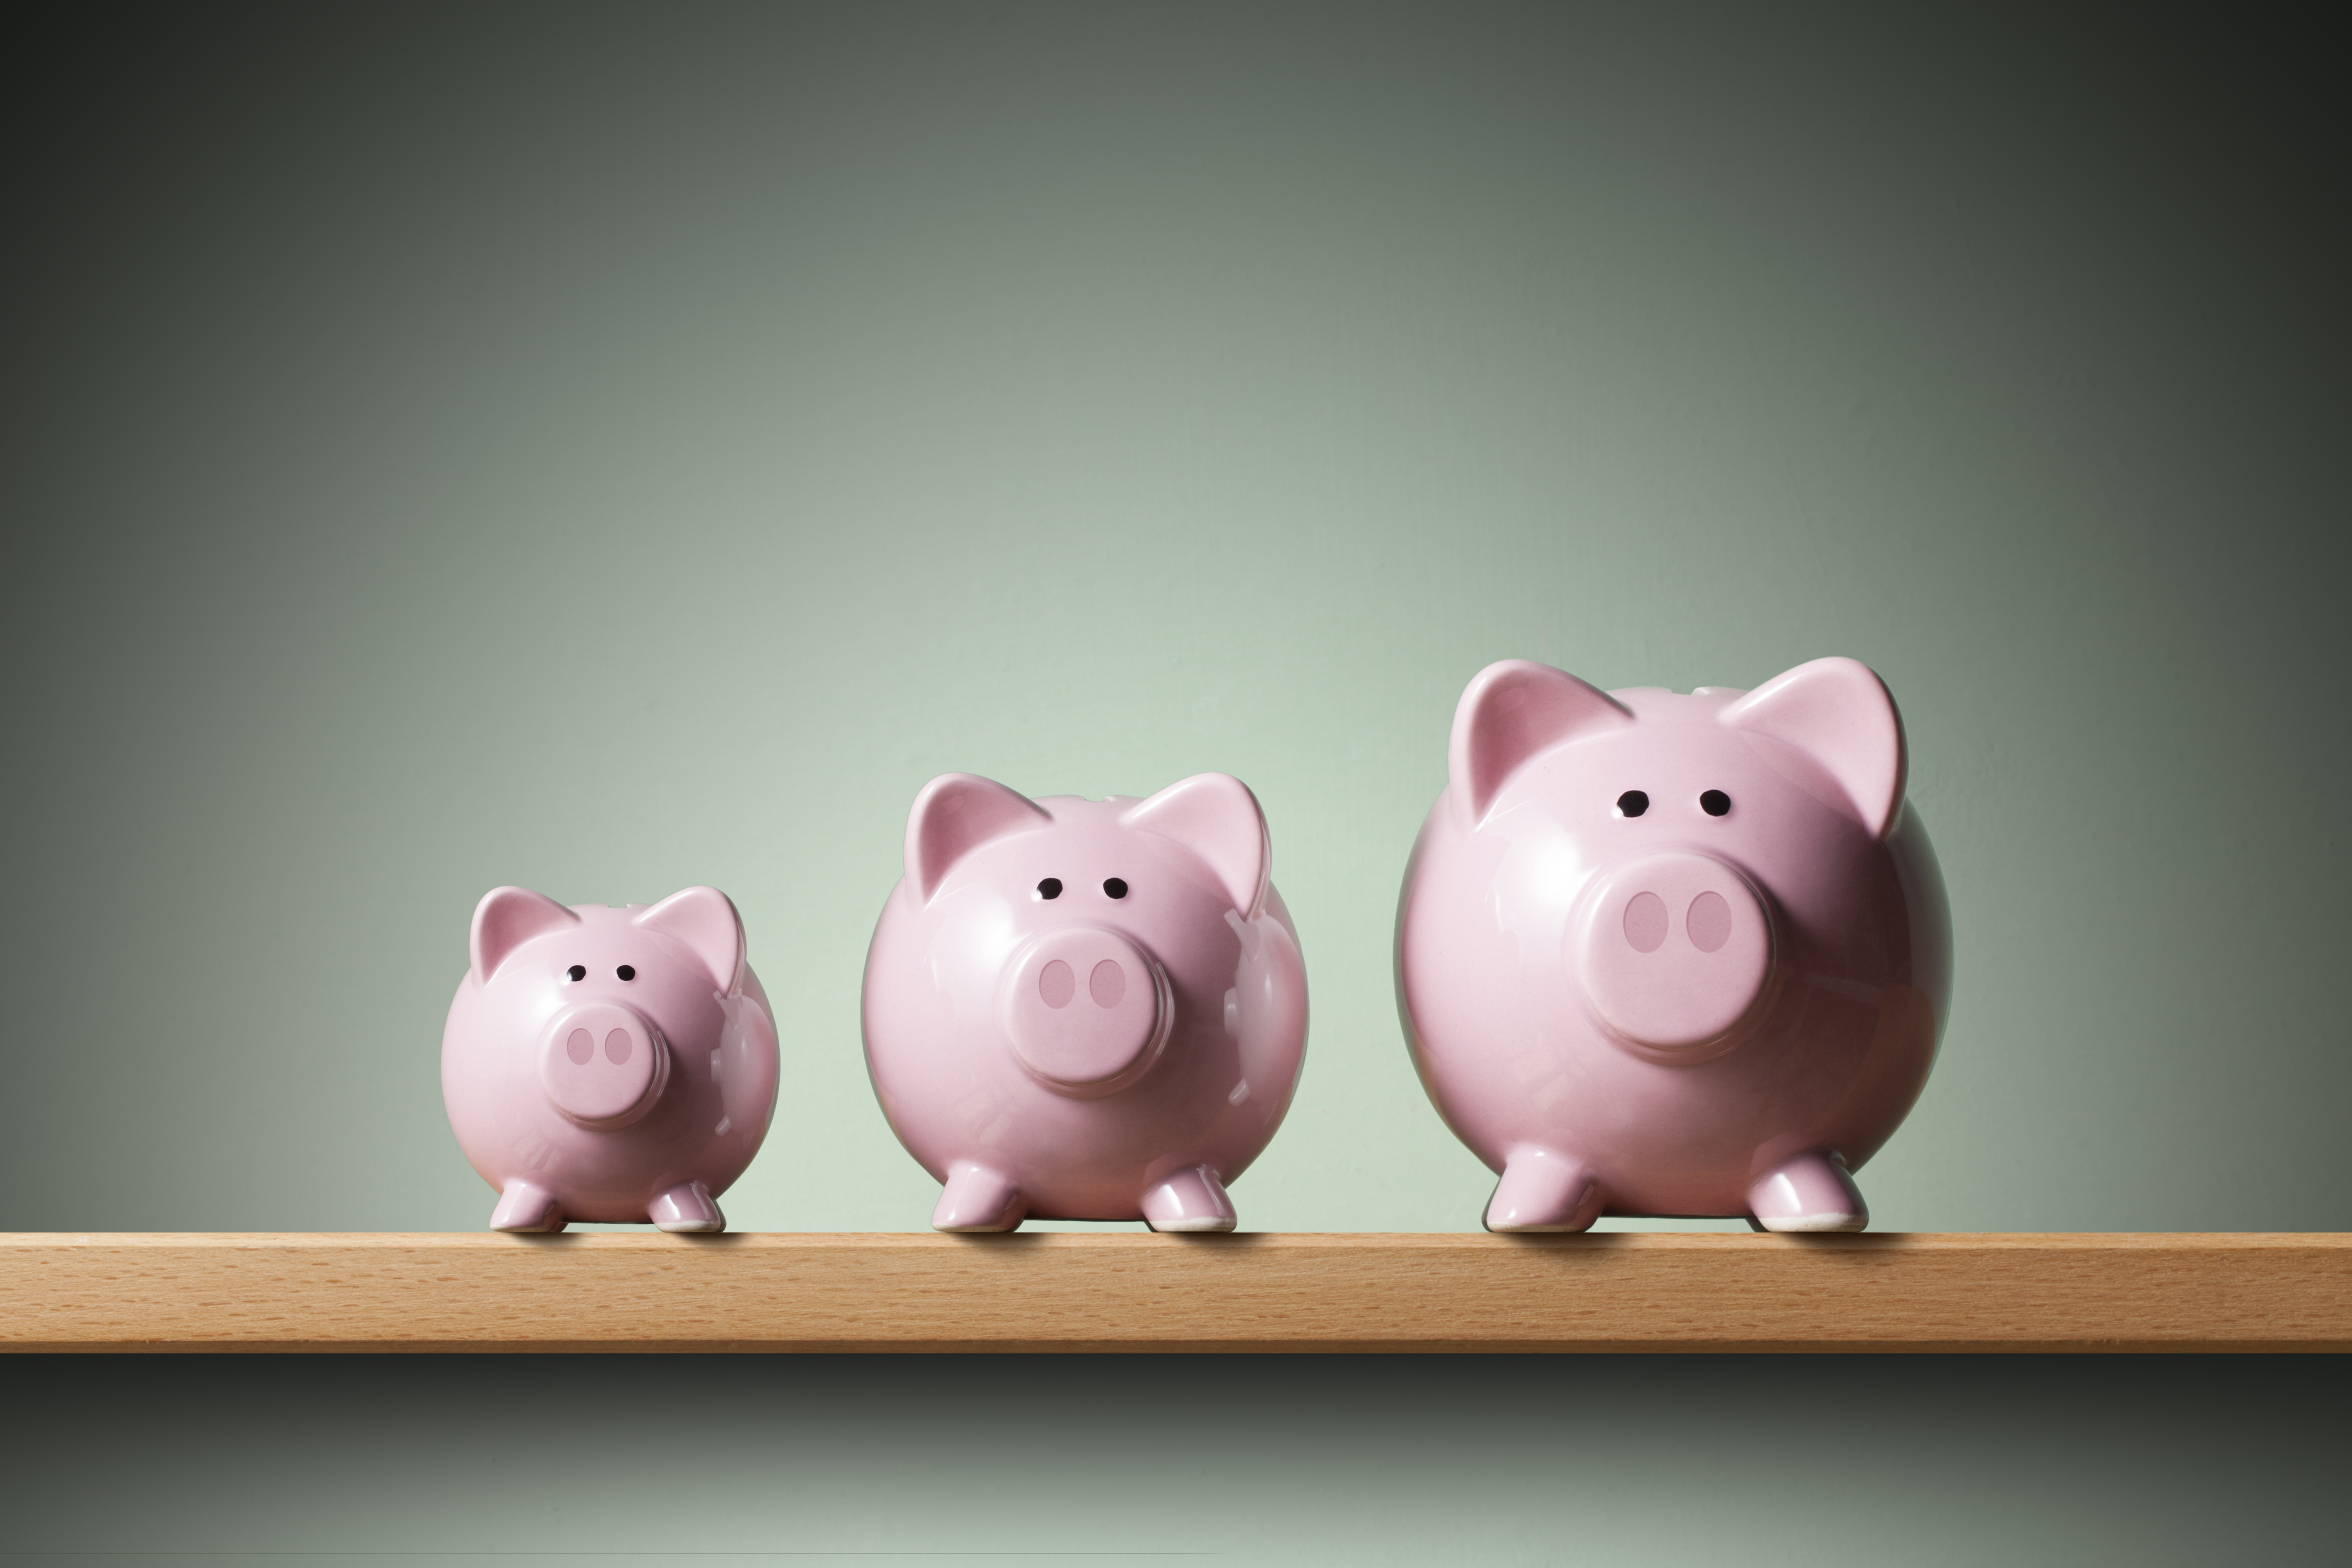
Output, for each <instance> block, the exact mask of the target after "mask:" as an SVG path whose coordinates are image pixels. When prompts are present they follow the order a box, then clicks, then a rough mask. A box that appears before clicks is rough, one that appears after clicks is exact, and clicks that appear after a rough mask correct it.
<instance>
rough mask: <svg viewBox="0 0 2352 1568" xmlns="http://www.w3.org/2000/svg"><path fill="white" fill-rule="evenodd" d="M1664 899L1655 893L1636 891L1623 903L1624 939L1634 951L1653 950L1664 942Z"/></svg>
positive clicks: (1665, 917)
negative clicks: (1630, 944)
mask: <svg viewBox="0 0 2352 1568" xmlns="http://www.w3.org/2000/svg"><path fill="white" fill-rule="evenodd" d="M1666 921H1667V915H1666V900H1664V899H1662V898H1660V897H1658V895H1657V894H1655V893H1636V894H1634V895H1633V898H1631V899H1630V900H1627V901H1626V904H1625V940H1626V941H1627V942H1632V943H1633V951H1634V952H1657V951H1658V949H1660V948H1661V947H1664V945H1665V944H1666Z"/></svg>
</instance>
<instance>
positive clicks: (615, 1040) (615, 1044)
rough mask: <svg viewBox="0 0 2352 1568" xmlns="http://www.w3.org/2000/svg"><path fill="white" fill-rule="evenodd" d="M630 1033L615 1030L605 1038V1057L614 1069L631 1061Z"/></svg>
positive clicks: (624, 1030) (623, 1030)
mask: <svg viewBox="0 0 2352 1568" xmlns="http://www.w3.org/2000/svg"><path fill="white" fill-rule="evenodd" d="M629 1045H630V1042H629V1032H628V1031H627V1030H626V1029H615V1030H614V1031H613V1032H612V1033H611V1034H609V1035H607V1036H605V1037H604V1055H605V1057H606V1058H608V1059H610V1060H611V1062H612V1064H613V1065H614V1067H619V1066H620V1065H621V1064H622V1063H623V1062H625V1061H627V1060H628V1059H629Z"/></svg>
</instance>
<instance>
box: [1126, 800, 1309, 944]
mask: <svg viewBox="0 0 2352 1568" xmlns="http://www.w3.org/2000/svg"><path fill="white" fill-rule="evenodd" d="M1119 821H1120V823H1121V824H1123V825H1124V826H1129V827H1139V828H1141V829H1142V830H1143V831H1144V832H1146V833H1156V834H1158V835H1160V837H1162V838H1172V839H1174V840H1175V841H1176V842H1177V843H1179V844H1181V845H1182V846H1184V847H1185V848H1187V849H1190V850H1191V851H1192V853H1193V854H1195V855H1198V856H1199V857H1200V858H1202V859H1203V860H1206V861H1207V862H1208V863H1209V869H1210V870H1212V871H1213V872H1215V873H1216V875H1217V881H1218V882H1219V883H1220V884H1221V885H1222V886H1223V888H1224V889H1225V892H1226V894H1227V895H1228V896H1230V897H1231V898H1232V900H1234V909H1236V910H1240V911H1241V917H1242V919H1244V920H1245V921H1246V920H1255V919H1256V918H1257V911H1258V909H1259V907H1260V906H1262V905H1263V904H1264V903H1265V883H1266V877H1267V874H1268V872H1269V871H1270V869H1271V868H1272V866H1273V862H1274V846H1273V845H1272V843H1271V842H1269V841H1268V839H1267V837H1266V832H1265V812H1264V811H1262V810H1260V809H1259V807H1258V804H1257V796H1255V795H1252V794H1250V790H1249V785H1247V784H1244V783H1242V781H1241V780H1239V779H1237V778H1235V777H1234V776H1233V774H1231V773H1194V774H1193V775H1192V777H1191V778H1189V779H1181V780H1179V781H1178V782H1177V783H1175V784H1170V785H1169V786H1168V787H1167V788H1166V789H1163V790H1161V791H1160V793H1159V794H1158V795H1153V796H1152V797H1151V798H1150V800H1147V801H1145V802H1144V803H1143V804H1142V805H1134V806H1129V808H1128V810H1127V812H1126V814H1125V815H1124V816H1121V817H1120V818H1119Z"/></svg>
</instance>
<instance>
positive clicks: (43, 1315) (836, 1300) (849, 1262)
mask: <svg viewBox="0 0 2352 1568" xmlns="http://www.w3.org/2000/svg"><path fill="white" fill-rule="evenodd" d="M0 1348H5V1349H9V1350H17V1351H197V1350H251V1351H403V1350H404V1351H2343V1350H2347V1349H2352V1236H2346V1235H2336V1234H2326V1235H2244V1234H2230V1235H2208V1236H2195V1235H2130V1236H2059V1235H2025V1236H1952V1235H1933V1236H1900V1235H1889V1236H1839V1237H1774V1236H1736V1235H1714V1234H1648V1235H1642V1234H1631V1233H1628V1234H1617V1235H1602V1236H1581V1237H1541V1238H1506V1237H1490V1236H1482V1235H1472V1236H1457V1235H1443V1236H1387V1235H1359V1234H1349V1235H1307V1236H1253V1235H1240V1236H1228V1237H1162V1236H1153V1235H1149V1234H1139V1233H1134V1232H1120V1233H1115V1234H1102V1235H1085V1234H1072V1233H1060V1234H1050V1235H1031V1236H1022V1235H1013V1236H1004V1237H948V1236H929V1235H918V1236H907V1235H881V1234H867V1235H823V1236H789V1235H740V1236H722V1237H667V1236H662V1235H659V1234H657V1233H648V1234H643V1235H629V1234H621V1233H605V1234H599V1235H586V1236H562V1237H509V1236H497V1235H488V1234H481V1235H452V1236H398V1235H382V1234H366V1235H348V1236H335V1235H316V1234H304V1235H285V1236H231V1235H193V1234H158V1235H87V1236H76V1235H71V1234H49V1233H37V1234H17V1235H0Z"/></svg>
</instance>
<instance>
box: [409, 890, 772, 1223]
mask: <svg viewBox="0 0 2352 1568" xmlns="http://www.w3.org/2000/svg"><path fill="white" fill-rule="evenodd" d="M473 960H474V961H473V966H472V967H471V968H470V969H468V970H467V973H466V978H465V980H464V981H463V982H461V983H460V984H458V986H457V1000H456V1001H454V1002H452V1003H450V1004H449V1023H448V1026H447V1027H446V1029H445V1030H444V1031H443V1032H442V1036H441V1097H442V1100H443V1101H444V1102H445V1103H446V1105H447V1106H448V1108H449V1126H450V1128H451V1130H452V1131H455V1132H456V1133H457V1146H458V1147H459V1148H461V1149H463V1150H464V1151H465V1152H466V1158H467V1160H469V1161H471V1162H472V1163H473V1166H474V1169H475V1170H477V1171H479V1172H480V1173H482V1180H484V1181H486V1182H488V1183H489V1184H490V1185H491V1186H493V1187H496V1188H497V1189H498V1191H499V1204H498V1207H497V1209H496V1210H495V1211H494V1212H493V1213H492V1214H491V1215H490V1228H492V1229H493V1230H562V1228H563V1227H564V1226H565V1225H567V1224H568V1223H570V1222H571V1221H572V1220H590V1221H612V1222H619V1223H622V1224H631V1223H635V1224H642V1223H644V1222H645V1221H646V1220H651V1221H652V1222H653V1223H654V1224H655V1225H656V1226H659V1227H660V1228H661V1229H663V1230H688V1231H691V1230H706V1231H715V1230H724V1229H726V1228H727V1221H726V1218H725V1216H723V1215H720V1214H719V1204H718V1194H720V1193H723V1192H725V1191H726V1190H727V1188H728V1185H729V1184H730V1183H732V1182H733V1181H734V1180H735V1178H736V1177H738V1176H740V1175H741V1174H742V1173H743V1167H744V1166H746V1165H748V1164H750V1163H751V1156H752V1155H753V1154H755V1153H757V1152H759V1149H760V1140H761V1138H762V1137H764V1136H765V1135H766V1133H767V1131H768V1118H769V1116H770V1115H771V1114H772V1112H773V1111H774V1110H775V1108H776V1026H775V1024H774V1023H773V1022H772V1019H771V1016H770V1014H769V1011H768V997H767V994H766V993H765V992H763V991H761V989H760V982H759V978H758V977H757V976H756V975H754V974H753V973H751V968H750V967H749V966H748V965H747V964H745V963H744V962H743V922H742V921H741V920H740V918H739V917H738V916H737V915H736V913H735V906H734V905H733V904H732V903H731V902H730V901H729V900H728V898H727V895H726V894H724V893H722V892H720V891H719V889H716V888H688V889H686V890H685V891H684V892H682V893H673V894H671V895H670V896H669V897H668V898H667V899H664V900H662V901H661V902H660V903H657V904H654V905H652V906H650V907H648V906H646V905H644V904H632V905H630V906H629V907H628V908H626V909H617V910H616V909H607V908H605V907H604V905H602V904H582V905H580V906H579V907H578V908H576V909H566V908H564V907H563V906H562V904H559V903H557V902H556V901H555V900H552V899H549V898H544V897H542V896H541V895H540V894H538V893H534V892H530V891H528V890H526V889H521V888H495V889H491V890H490V892H489V893H488V894H487V895H485V896H484V898H483V900H482V902H481V905H480V907H478V909H476V910H474V940H473Z"/></svg>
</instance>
